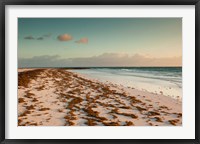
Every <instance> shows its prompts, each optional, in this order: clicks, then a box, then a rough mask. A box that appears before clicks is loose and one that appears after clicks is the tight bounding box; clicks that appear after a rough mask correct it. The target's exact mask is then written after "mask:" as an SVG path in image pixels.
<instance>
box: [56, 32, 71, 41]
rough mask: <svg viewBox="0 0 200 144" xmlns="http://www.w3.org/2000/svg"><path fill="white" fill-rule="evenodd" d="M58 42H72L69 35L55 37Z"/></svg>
mask: <svg viewBox="0 0 200 144" xmlns="http://www.w3.org/2000/svg"><path fill="white" fill-rule="evenodd" d="M57 39H58V40H59V41H70V40H72V36H71V35H69V34H61V35H59V36H58V37H57Z"/></svg>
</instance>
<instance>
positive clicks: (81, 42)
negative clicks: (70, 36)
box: [75, 38, 88, 44]
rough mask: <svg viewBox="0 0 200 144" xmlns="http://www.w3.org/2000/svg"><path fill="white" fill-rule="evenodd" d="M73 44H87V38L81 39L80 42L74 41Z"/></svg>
mask: <svg viewBox="0 0 200 144" xmlns="http://www.w3.org/2000/svg"><path fill="white" fill-rule="evenodd" d="M75 43H79V44H87V43H88V38H81V39H80V40H77V41H75Z"/></svg>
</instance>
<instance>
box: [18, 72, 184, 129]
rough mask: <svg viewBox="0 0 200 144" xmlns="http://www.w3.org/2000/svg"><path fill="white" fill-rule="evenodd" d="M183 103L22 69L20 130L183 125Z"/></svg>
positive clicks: (75, 75) (69, 75)
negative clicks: (23, 127)
mask: <svg viewBox="0 0 200 144" xmlns="http://www.w3.org/2000/svg"><path fill="white" fill-rule="evenodd" d="M181 125H182V101H181V100H180V99H175V98H172V97H169V96H165V95H163V94H162V93H157V94H156V93H152V92H149V91H142V90H138V89H136V88H134V87H125V86H123V85H118V84H116V83H112V82H102V81H98V80H95V79H92V78H90V77H87V76H84V75H81V74H78V73H75V72H72V71H71V70H65V69H18V126H181Z"/></svg>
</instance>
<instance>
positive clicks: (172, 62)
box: [19, 53, 182, 67]
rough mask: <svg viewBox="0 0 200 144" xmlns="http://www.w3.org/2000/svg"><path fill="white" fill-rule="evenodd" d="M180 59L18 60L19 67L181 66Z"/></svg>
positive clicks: (116, 56)
mask: <svg viewBox="0 0 200 144" xmlns="http://www.w3.org/2000/svg"><path fill="white" fill-rule="evenodd" d="M181 65H182V57H167V58H150V57H146V56H144V55H140V54H135V55H132V56H130V55H128V54H118V53H104V54H102V55H99V56H94V57H88V58H67V59H63V58H61V57H60V56H58V55H54V56H47V55H46V56H36V57H32V58H26V59H19V67H109V66H115V67H117V66H181Z"/></svg>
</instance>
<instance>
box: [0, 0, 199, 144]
mask: <svg viewBox="0 0 200 144" xmlns="http://www.w3.org/2000/svg"><path fill="white" fill-rule="evenodd" d="M6 5H195V73H196V74H195V139H120V140H119V139H118V140H115V139H87V140H86V139H84V140H83V139H53V140H52V139H26V140H25V139H6V138H5V124H6V122H5V97H6V93H5V89H6V86H5V83H6V81H5V77H6V69H5V64H6V61H5V56H6V53H5V7H6ZM0 9H1V12H0V13H1V16H0V25H1V28H0V44H1V47H0V58H1V62H0V69H1V70H0V84H1V87H0V92H1V93H0V94H1V95H0V142H1V143H6V144H10V143H12V144H15V143H16V144H19V143H37V144H42V143H49V144H53V143H68V144H79V143H80V144H84V143H85V144H86V143H87V144H112V143H113V144H114V143H115V144H119V143H120V144H133V143H139V144H145V143H152V144H157V143H163V144H175V143H176V144H199V143H200V140H199V139H200V134H199V130H200V125H199V121H200V118H199V117H200V101H199V88H198V86H199V76H198V74H199V61H200V55H199V49H200V0H0Z"/></svg>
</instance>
